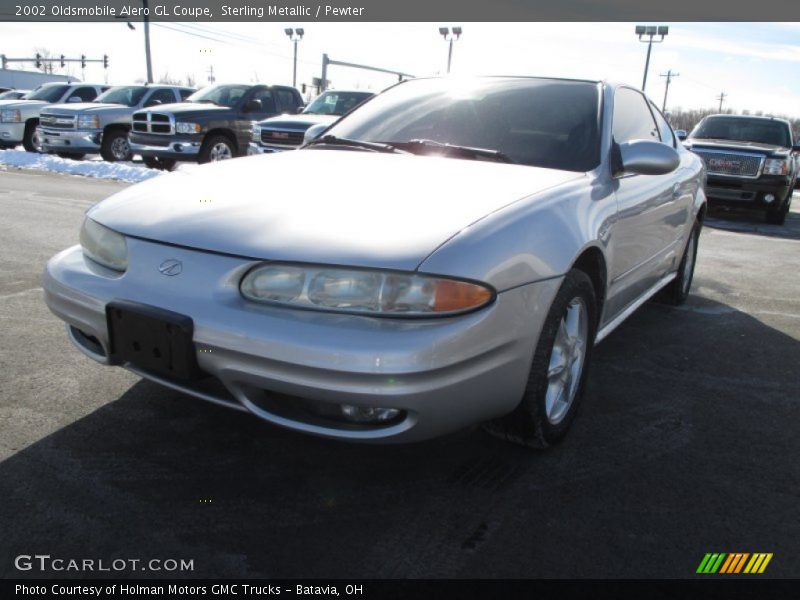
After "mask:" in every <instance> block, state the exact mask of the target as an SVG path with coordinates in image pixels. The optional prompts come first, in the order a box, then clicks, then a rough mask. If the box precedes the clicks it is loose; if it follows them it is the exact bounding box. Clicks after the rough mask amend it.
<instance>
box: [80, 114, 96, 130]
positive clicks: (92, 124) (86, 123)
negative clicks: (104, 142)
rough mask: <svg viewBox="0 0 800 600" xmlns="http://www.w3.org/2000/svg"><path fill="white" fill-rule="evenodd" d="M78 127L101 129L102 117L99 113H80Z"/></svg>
mask: <svg viewBox="0 0 800 600" xmlns="http://www.w3.org/2000/svg"><path fill="white" fill-rule="evenodd" d="M78 129H100V117H98V116H97V115H80V116H79V117H78Z"/></svg>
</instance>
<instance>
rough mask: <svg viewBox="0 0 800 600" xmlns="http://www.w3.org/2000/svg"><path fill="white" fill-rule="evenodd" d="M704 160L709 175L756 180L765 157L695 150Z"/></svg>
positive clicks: (743, 153) (746, 153)
mask: <svg viewBox="0 0 800 600" xmlns="http://www.w3.org/2000/svg"><path fill="white" fill-rule="evenodd" d="M693 152H694V153H695V154H697V155H698V156H699V157H700V158H702V159H703V162H704V163H705V165H706V172H707V173H708V174H709V175H733V176H735V177H749V178H755V177H758V175H759V174H760V172H761V165H762V164H763V162H764V156H763V155H761V154H752V153H749V152H721V151H718V150H700V149H693Z"/></svg>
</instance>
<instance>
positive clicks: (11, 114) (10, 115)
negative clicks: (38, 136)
mask: <svg viewBox="0 0 800 600" xmlns="http://www.w3.org/2000/svg"><path fill="white" fill-rule="evenodd" d="M0 121H2V122H3V123H22V115H21V114H20V112H19V111H18V110H3V111H0Z"/></svg>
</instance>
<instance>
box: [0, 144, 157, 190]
mask: <svg viewBox="0 0 800 600" xmlns="http://www.w3.org/2000/svg"><path fill="white" fill-rule="evenodd" d="M0 165H6V166H9V167H17V168H19V169H38V170H40V171H52V172H54V173H66V174H68V175H82V176H84V177H96V178H99V179H116V180H119V181H129V182H132V183H136V182H139V181H144V180H145V179H150V178H151V177H158V176H159V175H161V174H162V173H164V171H159V170H156V169H149V168H147V167H145V166H144V165H143V164H141V163H140V164H136V163H132V162H119V163H110V162H105V161H103V160H91V159H90V160H71V159H68V158H61V157H58V156H55V155H53V154H36V153H34V152H25V151H24V150H0Z"/></svg>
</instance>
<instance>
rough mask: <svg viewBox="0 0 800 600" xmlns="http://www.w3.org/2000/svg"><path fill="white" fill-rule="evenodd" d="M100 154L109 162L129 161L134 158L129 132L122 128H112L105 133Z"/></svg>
mask: <svg viewBox="0 0 800 600" xmlns="http://www.w3.org/2000/svg"><path fill="white" fill-rule="evenodd" d="M100 156H102V157H103V160H105V161H108V162H118V161H128V160H131V159H132V158H133V152H131V147H130V144H128V132H127V131H124V130H122V129H111V130H110V131H109V132H108V133H104V134H103V143H102V144H101V145H100Z"/></svg>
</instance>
